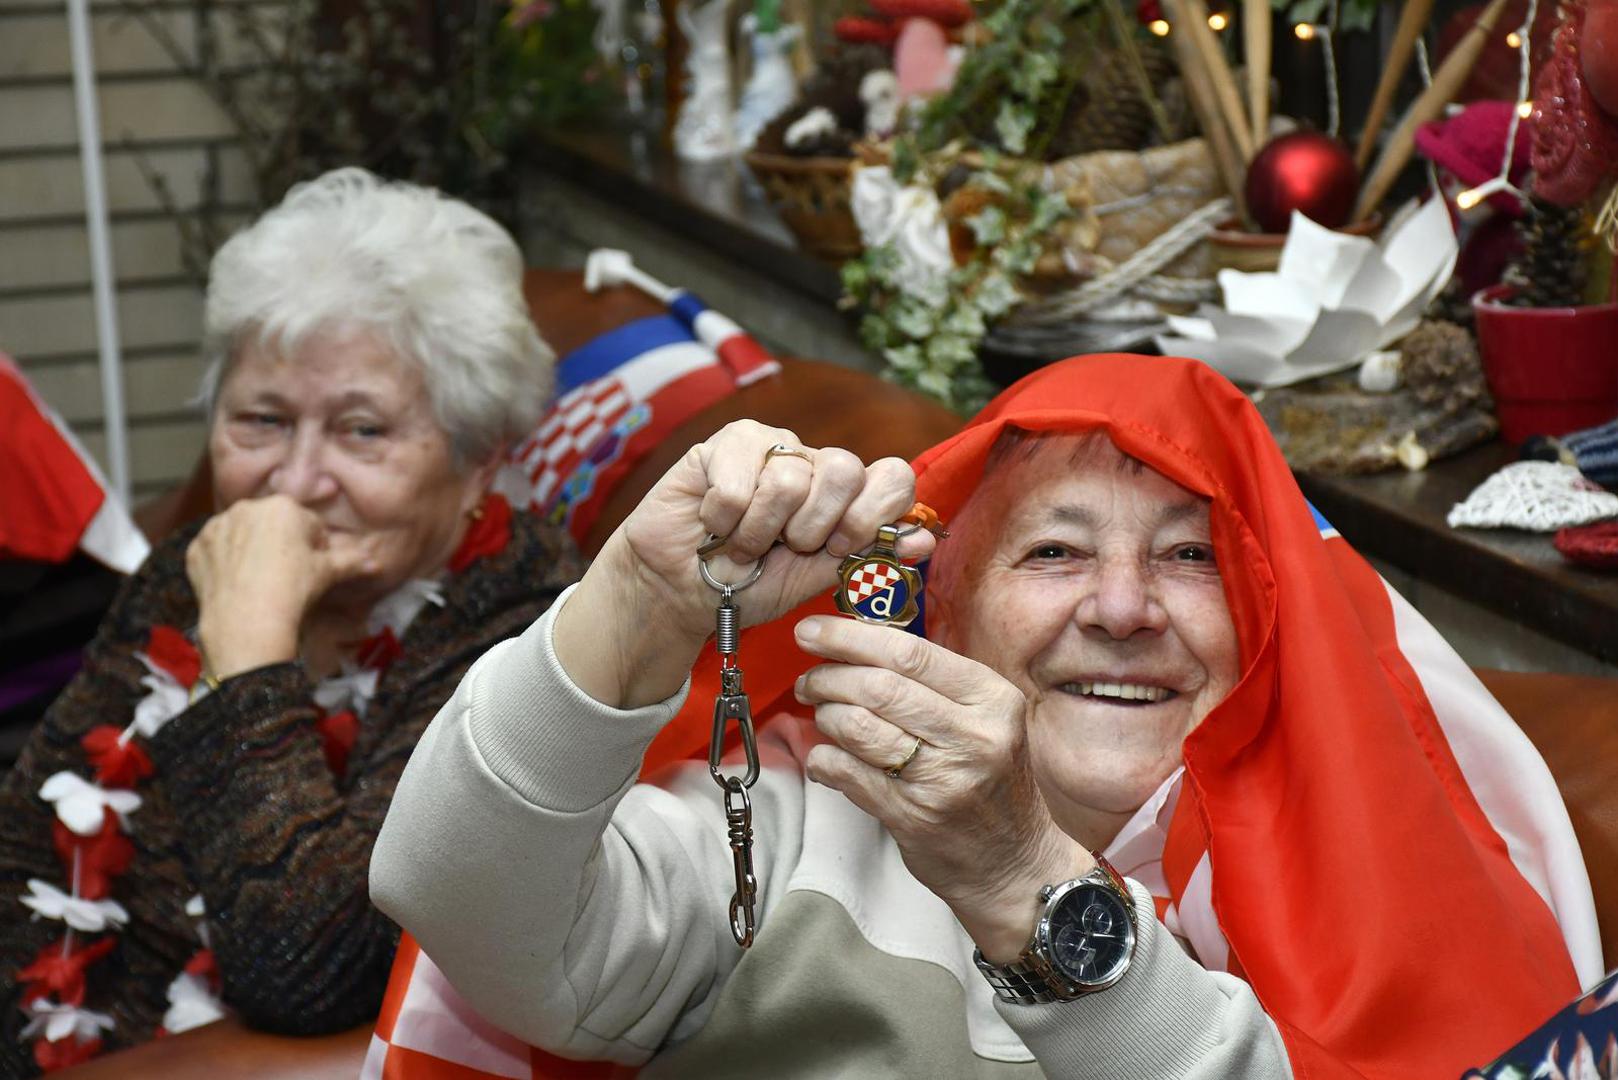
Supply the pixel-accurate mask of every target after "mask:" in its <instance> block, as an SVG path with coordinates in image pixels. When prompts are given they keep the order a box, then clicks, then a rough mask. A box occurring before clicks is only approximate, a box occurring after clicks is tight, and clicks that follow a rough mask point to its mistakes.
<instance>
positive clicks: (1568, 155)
mask: <svg viewBox="0 0 1618 1080" xmlns="http://www.w3.org/2000/svg"><path fill="white" fill-rule="evenodd" d="M1562 12H1563V15H1562V25H1560V26H1558V27H1557V28H1556V35H1555V37H1554V38H1553V39H1552V42H1551V55H1550V58H1549V59H1548V60H1547V61H1546V62H1545V66H1544V67H1543V68H1541V69H1540V72H1539V77H1538V78H1537V79H1535V80H1534V111H1533V115H1532V116H1530V117H1529V123H1530V124H1531V125H1532V127H1533V132H1534V151H1533V157H1532V160H1533V164H1534V194H1535V195H1538V196H1539V197H1540V198H1542V199H1545V200H1546V201H1548V202H1553V203H1557V204H1558V205H1561V206H1577V205H1578V204H1579V203H1582V202H1583V201H1584V200H1586V199H1588V198H1589V197H1590V196H1592V195H1594V194H1595V193H1596V189H1597V188H1599V187H1600V186H1601V183H1602V181H1603V180H1605V179H1606V177H1607V174H1608V172H1609V171H1610V170H1611V169H1612V168H1613V166H1614V165H1615V164H1618V126H1614V123H1613V121H1612V119H1611V118H1609V117H1608V116H1607V115H1606V114H1605V113H1603V112H1602V111H1601V106H1599V105H1597V104H1596V101H1595V98H1594V97H1592V96H1591V94H1590V88H1589V86H1588V85H1586V83H1585V81H1584V67H1583V65H1582V64H1581V63H1580V62H1579V39H1580V36H1581V34H1582V33H1583V30H1584V5H1583V4H1582V3H1579V2H1576V0H1567V2H1566V3H1564V4H1563V7H1562Z"/></svg>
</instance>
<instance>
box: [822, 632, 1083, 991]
mask: <svg viewBox="0 0 1618 1080" xmlns="http://www.w3.org/2000/svg"><path fill="white" fill-rule="evenodd" d="M797 635H798V644H799V645H800V646H801V647H802V648H803V649H804V650H805V651H806V652H809V653H812V654H814V655H816V656H819V657H823V658H824V659H826V660H830V661H834V662H833V663H827V664H821V665H819V666H817V667H814V668H812V669H810V670H809V671H808V672H806V673H805V674H804V675H803V676H802V678H801V679H800V680H799V681H798V685H797V691H796V692H797V697H798V700H799V701H801V702H804V703H805V704H810V705H813V706H814V707H815V726H816V727H817V728H819V730H820V731H821V733H822V734H824V735H825V736H827V737H828V738H829V739H830V740H831V742H830V743H826V744H822V745H819V746H816V747H814V748H813V749H811V750H810V752H809V757H808V761H807V769H808V773H809V778H810V779H811V780H814V781H816V782H817V783H821V784H825V785H826V786H828V787H831V788H835V789H836V790H838V791H840V792H842V793H843V794H844V795H846V796H847V797H848V799H849V800H850V801H851V802H853V803H854V804H855V805H856V806H858V807H859V808H860V809H862V810H864V811H865V812H866V813H868V814H870V815H871V816H872V817H874V818H876V819H878V820H879V821H881V822H882V824H883V825H884V826H886V827H887V829H888V831H889V832H890V833H891V834H892V835H893V838H894V839H895V840H896V841H897V842H898V845H899V850H900V852H901V854H902V855H903V856H904V860H905V865H906V866H908V867H909V868H910V872H911V873H912V874H913V875H915V877H916V880H918V881H920V882H921V883H922V884H923V885H926V886H927V888H929V889H930V890H932V892H933V893H934V894H936V895H937V896H938V897H940V898H941V899H943V900H944V901H945V902H946V903H948V904H949V905H950V908H951V909H952V910H953V911H954V912H955V915H956V918H958V919H959V920H960V922H961V925H962V926H964V927H965V928H966V930H967V932H968V933H969V934H971V936H972V938H973V940H974V941H976V942H977V943H978V946H979V948H981V949H982V950H983V954H984V956H986V957H988V958H989V959H990V960H991V961H994V962H997V963H1003V962H1006V961H1009V960H1011V959H1014V958H1015V957H1016V956H1017V954H1018V953H1019V952H1020V951H1021V950H1022V948H1023V946H1024V945H1025V944H1026V943H1027V941H1028V937H1029V934H1030V933H1031V931H1032V930H1033V926H1034V921H1035V918H1036V915H1037V910H1038V907H1039V905H1038V900H1037V897H1038V893H1039V889H1040V888H1041V886H1043V885H1045V884H1048V883H1054V882H1059V881H1066V880H1068V879H1070V878H1073V877H1077V876H1079V875H1081V874H1083V873H1085V872H1087V871H1088V870H1089V868H1090V867H1091V866H1092V865H1094V863H1093V860H1092V859H1091V857H1090V855H1089V853H1088V852H1086V851H1085V850H1084V848H1083V847H1082V845H1080V844H1079V843H1078V841H1076V840H1074V839H1073V838H1071V837H1069V836H1068V835H1067V834H1066V833H1064V832H1062V831H1061V829H1060V827H1059V826H1057V824H1056V822H1055V821H1054V820H1052V818H1051V815H1050V811H1049V810H1048V809H1047V807H1046V805H1045V800H1044V797H1043V796H1042V795H1041V794H1040V791H1039V786H1038V784H1037V783H1036V782H1035V780H1034V777H1033V773H1032V771H1031V770H1030V768H1029V762H1028V741H1027V737H1026V718H1025V711H1026V704H1025V700H1024V697H1023V694H1022V691H1020V690H1018V689H1017V688H1016V687H1015V686H1013V685H1012V684H1011V683H1010V682H1008V681H1006V680H1005V679H1004V678H1002V677H1001V676H1000V675H999V674H997V673H996V672H995V671H993V670H992V669H990V668H988V667H986V666H984V665H983V664H980V663H978V662H976V661H974V660H969V659H967V658H966V657H963V656H960V655H957V654H956V653H952V652H950V651H949V650H948V649H946V648H944V647H943V646H941V645H937V644H934V643H933V642H930V641H926V640H925V639H923V638H919V637H916V636H914V635H911V634H907V633H904V632H902V631H900V630H896V629H894V628H891V627H884V626H871V625H866V624H861V623H858V622H854V621H853V620H848V619H837V618H831V617H827V616H816V617H813V618H809V619H805V620H803V621H802V622H801V623H799V624H798V630H797ZM917 737H920V738H921V740H922V743H921V746H920V748H919V750H918V751H917V753H916V755H915V757H914V758H913V759H912V760H911V761H910V762H909V764H907V765H905V766H904V768H903V770H902V771H901V773H900V774H899V776H897V777H892V776H889V775H887V772H886V770H887V769H889V768H891V767H893V766H896V765H898V764H899V763H900V762H902V761H904V759H905V757H906V755H908V754H909V753H910V751H911V748H912V747H914V746H915V745H916V743H915V740H916V738H917Z"/></svg>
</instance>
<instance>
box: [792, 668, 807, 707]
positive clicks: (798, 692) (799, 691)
mask: <svg viewBox="0 0 1618 1080" xmlns="http://www.w3.org/2000/svg"><path fill="white" fill-rule="evenodd" d="M804 678H805V677H804V676H802V675H799V676H798V681H797V682H795V683H793V684H792V696H793V697H795V698H797V699H798V701H799V702H801V703H802V704H804V705H807V704H809V699H808V698H806V697H804V696H803V684H804Z"/></svg>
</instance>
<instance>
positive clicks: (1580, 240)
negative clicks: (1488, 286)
mask: <svg viewBox="0 0 1618 1080" xmlns="http://www.w3.org/2000/svg"><path fill="white" fill-rule="evenodd" d="M1517 235H1518V236H1519V237H1520V238H1521V239H1522V245H1523V253H1522V256H1521V258H1520V259H1519V260H1518V261H1517V262H1515V263H1513V264H1512V265H1511V267H1510V268H1509V269H1507V270H1506V275H1505V280H1506V281H1507V282H1508V283H1509V284H1512V285H1515V286H1517V295H1516V298H1515V303H1516V304H1517V306H1519V307H1573V306H1575V305H1577V304H1580V303H1582V302H1583V299H1584V286H1585V278H1586V274H1587V269H1586V266H1585V253H1586V251H1587V250H1588V249H1589V246H1590V244H1591V242H1592V241H1593V239H1594V233H1593V232H1592V231H1591V229H1590V225H1589V222H1588V220H1587V219H1586V217H1585V213H1584V211H1583V210H1582V209H1580V208H1579V207H1564V206H1557V205H1556V204H1554V203H1548V202H1545V201H1544V200H1543V199H1537V198H1536V199H1533V200H1532V201H1531V202H1530V203H1529V207H1528V213H1527V214H1525V215H1524V216H1523V218H1522V220H1521V221H1519V222H1518V223H1517Z"/></svg>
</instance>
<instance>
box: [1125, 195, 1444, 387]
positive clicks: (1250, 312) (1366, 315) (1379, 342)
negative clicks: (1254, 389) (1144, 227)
mask: <svg viewBox="0 0 1618 1080" xmlns="http://www.w3.org/2000/svg"><path fill="white" fill-rule="evenodd" d="M1457 251H1458V249H1457V247H1456V243H1455V233H1454V230H1453V229H1452V228H1451V226H1450V219H1449V211H1448V210H1447V209H1446V208H1445V206H1444V203H1443V201H1442V200H1441V199H1429V200H1427V202H1426V203H1425V204H1424V205H1423V206H1422V207H1421V208H1420V209H1418V210H1416V211H1415V212H1414V213H1413V214H1410V215H1409V216H1408V217H1407V218H1405V219H1404V221H1403V222H1401V223H1398V224H1397V225H1396V226H1395V227H1394V228H1392V229H1391V230H1389V232H1388V233H1387V235H1386V236H1384V237H1383V239H1382V240H1381V242H1380V243H1377V242H1373V241H1371V240H1368V239H1366V238H1365V237H1362V236H1349V235H1348V234H1347V233H1340V232H1333V231H1332V230H1330V229H1327V228H1324V227H1323V226H1321V225H1317V224H1316V223H1315V222H1313V221H1311V220H1309V219H1308V218H1306V217H1304V216H1303V215H1302V214H1300V213H1298V212H1297V211H1293V213H1292V227H1291V228H1290V229H1289V230H1288V231H1287V240H1286V245H1285V246H1284V247H1283V248H1282V249H1281V265H1280V268H1279V269H1277V270H1275V271H1274V272H1266V273H1259V274H1246V273H1242V272H1241V271H1239V270H1221V271H1220V272H1219V287H1220V289H1221V290H1222V291H1223V293H1224V298H1225V300H1224V304H1223V305H1222V306H1220V305H1215V304H1204V305H1203V306H1202V307H1201V309H1200V310H1199V311H1198V313H1197V314H1196V315H1193V316H1170V317H1169V319H1168V323H1169V327H1170V329H1172V330H1173V331H1174V334H1165V335H1159V336H1158V338H1157V345H1158V348H1160V349H1161V350H1162V351H1163V353H1164V354H1165V355H1168V356H1190V357H1194V358H1196V359H1198V360H1201V361H1203V362H1205V363H1207V364H1209V365H1210V366H1212V367H1214V368H1216V369H1218V370H1219V371H1220V372H1221V373H1222V374H1223V375H1224V376H1225V377H1226V378H1228V379H1230V380H1231V381H1232V382H1236V383H1241V384H1243V385H1247V386H1259V387H1265V386H1286V385H1288V384H1290V383H1295V382H1300V381H1302V380H1304V379H1312V378H1314V377H1316V376H1318V375H1327V374H1330V373H1331V372H1334V371H1342V370H1344V369H1346V368H1351V367H1354V366H1356V365H1358V364H1360V363H1362V362H1364V361H1365V360H1366V359H1367V358H1368V357H1370V356H1372V355H1373V354H1375V353H1377V352H1379V351H1381V350H1383V349H1386V348H1387V347H1388V346H1389V345H1391V344H1393V343H1394V342H1396V341H1398V340H1399V339H1400V338H1402V337H1404V336H1405V335H1406V334H1408V333H1409V332H1410V331H1412V330H1414V329H1415V328H1416V324H1417V323H1418V322H1420V321H1421V314H1422V312H1423V311H1424V310H1426V308H1427V305H1428V304H1429V303H1430V302H1431V301H1432V299H1433V297H1435V296H1437V295H1438V293H1439V292H1440V291H1441V290H1442V289H1443V288H1444V285H1445V284H1446V283H1447V282H1448V281H1449V277H1450V274H1451V273H1452V272H1453V271H1454V269H1455V257H1456V254H1457Z"/></svg>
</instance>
